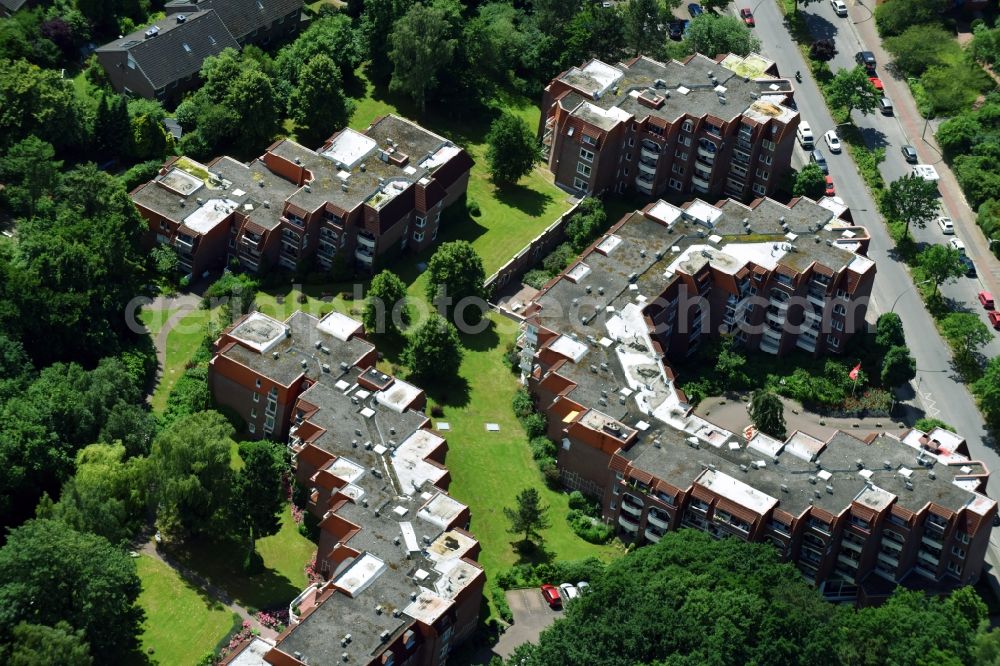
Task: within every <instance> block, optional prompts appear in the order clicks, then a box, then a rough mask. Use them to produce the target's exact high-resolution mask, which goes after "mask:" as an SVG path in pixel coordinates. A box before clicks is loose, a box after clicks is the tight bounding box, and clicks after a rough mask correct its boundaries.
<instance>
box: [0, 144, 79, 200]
mask: <svg viewBox="0 0 1000 666" xmlns="http://www.w3.org/2000/svg"><path fill="white" fill-rule="evenodd" d="M55 157H56V151H55V149H54V148H53V147H52V144H50V143H46V142H45V141H42V140H41V139H39V138H38V137H36V136H29V137H28V138H26V139H24V140H23V141H20V142H19V143H15V144H14V145H13V146H11V147H10V148H9V149H8V150H7V153H6V154H5V155H4V156H3V157H2V158H0V180H2V181H3V182H4V183H5V187H4V189H3V198H4V200H5V201H6V202H7V205H8V206H10V209H11V210H12V211H13V212H14V213H15V214H17V215H29V216H30V215H34V214H35V211H37V210H38V205H39V203H40V201H41V199H42V197H47V196H50V195H51V194H52V192H53V191H54V190H55V188H56V185H57V184H58V183H59V171H60V169H62V165H63V163H62V162H61V161H60V160H57V159H55Z"/></svg>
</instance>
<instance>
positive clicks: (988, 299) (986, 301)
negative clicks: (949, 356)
mask: <svg viewBox="0 0 1000 666" xmlns="http://www.w3.org/2000/svg"><path fill="white" fill-rule="evenodd" d="M977 298H979V302H980V303H981V304H982V306H983V308H985V309H987V310H994V309H996V308H994V307H993V294H991V293H990V292H988V291H981V292H979V294H978V295H977Z"/></svg>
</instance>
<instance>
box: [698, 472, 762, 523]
mask: <svg viewBox="0 0 1000 666" xmlns="http://www.w3.org/2000/svg"><path fill="white" fill-rule="evenodd" d="M697 483H698V485H700V486H703V487H705V488H707V489H709V490H711V491H712V492H714V493H715V494H717V495H719V496H721V497H725V498H726V499H728V500H730V501H732V502H734V503H736V504H738V505H739V506H743V507H746V508H748V509H750V510H752V511H754V512H755V513H758V514H760V515H764V514H766V513H767V512H768V511H770V510H771V509H773V508H774V507H775V506H776V505H777V504H778V500H777V499H776V498H774V497H771V496H770V495H768V494H766V493H762V492H761V491H759V490H757V489H756V488H754V487H753V486H750V485H747V484H745V483H743V482H742V481H740V480H738V479H735V478H733V477H731V476H729V475H728V474H723V473H722V472H718V471H715V470H711V469H707V470H705V472H704V473H703V474H702V475H701V477H700V478H699V479H698V480H697Z"/></svg>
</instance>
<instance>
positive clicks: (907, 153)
mask: <svg viewBox="0 0 1000 666" xmlns="http://www.w3.org/2000/svg"><path fill="white" fill-rule="evenodd" d="M899 150H900V151H902V153H903V159H905V160H906V161H907V162H909V163H910V164H916V163H917V160H919V159H920V158H919V157H918V156H917V149H916V148H914V147H913V146H903V147H902V148H900V149H899Z"/></svg>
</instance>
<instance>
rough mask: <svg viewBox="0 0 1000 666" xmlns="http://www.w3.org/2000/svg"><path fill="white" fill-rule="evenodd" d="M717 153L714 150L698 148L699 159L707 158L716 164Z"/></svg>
mask: <svg viewBox="0 0 1000 666" xmlns="http://www.w3.org/2000/svg"><path fill="white" fill-rule="evenodd" d="M715 153H716V151H714V150H705V148H703V147H702V146H698V157H706V158H708V159H710V160H712V161H713V162H714V161H715Z"/></svg>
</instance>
